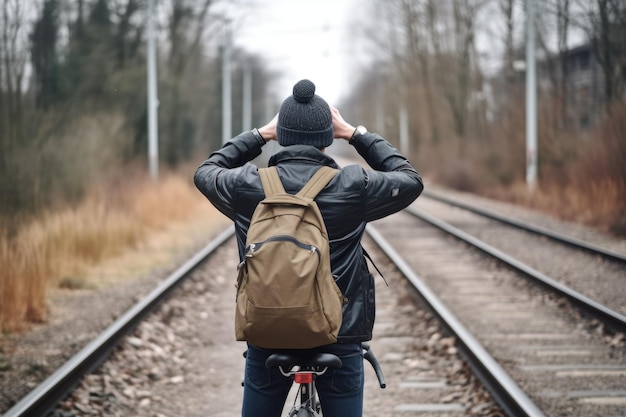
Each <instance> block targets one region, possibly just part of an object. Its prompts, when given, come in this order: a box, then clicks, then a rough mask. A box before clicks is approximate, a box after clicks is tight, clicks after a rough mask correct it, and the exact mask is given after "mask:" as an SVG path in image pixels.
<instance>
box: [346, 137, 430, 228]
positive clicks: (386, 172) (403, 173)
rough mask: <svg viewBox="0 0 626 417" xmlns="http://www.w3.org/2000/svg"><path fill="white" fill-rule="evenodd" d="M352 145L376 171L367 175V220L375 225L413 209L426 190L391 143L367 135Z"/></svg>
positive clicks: (411, 167) (365, 198) (407, 162)
mask: <svg viewBox="0 0 626 417" xmlns="http://www.w3.org/2000/svg"><path fill="white" fill-rule="evenodd" d="M351 143H352V145H353V146H354V148H355V149H356V151H357V152H358V153H359V155H361V156H362V157H363V159H364V160H365V161H366V162H367V163H368V164H369V166H370V167H372V168H373V169H374V170H373V171H372V170H366V171H365V172H364V175H365V195H364V200H365V202H364V204H365V220H366V221H368V222H369V221H373V220H376V219H380V218H382V217H385V216H388V215H390V214H393V213H395V212H398V211H400V210H402V209H404V208H405V207H407V206H409V205H410V204H411V203H412V202H413V201H414V200H415V199H416V198H417V197H418V196H419V195H420V194H421V193H422V190H423V189H424V184H423V182H422V178H421V177H420V175H419V173H418V172H417V171H416V170H415V168H413V166H411V164H410V163H409V161H407V159H406V158H405V157H404V156H402V155H401V154H400V153H399V152H398V150H397V149H395V148H394V147H393V146H391V144H390V143H389V142H387V141H386V140H385V139H383V138H382V137H381V136H379V135H377V134H375V133H369V132H368V133H365V134H363V135H360V136H358V137H357V138H356V139H355V140H353V141H352V142H351Z"/></svg>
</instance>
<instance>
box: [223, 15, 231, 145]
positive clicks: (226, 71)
mask: <svg viewBox="0 0 626 417" xmlns="http://www.w3.org/2000/svg"><path fill="white" fill-rule="evenodd" d="M230 43H231V33H230V21H229V20H226V22H225V23H224V46H223V48H222V144H224V143H226V142H228V141H229V140H231V139H232V137H233V136H232V80H231V70H230V48H231V45H230Z"/></svg>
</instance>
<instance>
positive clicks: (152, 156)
mask: <svg viewBox="0 0 626 417" xmlns="http://www.w3.org/2000/svg"><path fill="white" fill-rule="evenodd" d="M154 2H155V0H148V22H147V27H146V30H147V36H146V37H147V38H148V39H147V40H148V165H149V167H150V176H151V177H152V179H155V180H156V179H157V178H158V176H159V147H158V146H159V145H158V143H159V129H158V126H159V122H158V111H157V110H158V107H159V99H158V97H157V71H156V40H155V38H156V33H155V30H154V16H155V13H154Z"/></svg>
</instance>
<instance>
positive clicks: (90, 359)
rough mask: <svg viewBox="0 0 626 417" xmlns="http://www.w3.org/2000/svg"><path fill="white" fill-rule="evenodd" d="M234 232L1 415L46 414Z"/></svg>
mask: <svg viewBox="0 0 626 417" xmlns="http://www.w3.org/2000/svg"><path fill="white" fill-rule="evenodd" d="M234 232H235V229H234V227H233V226H231V227H229V228H227V229H226V230H225V231H224V232H222V233H221V234H220V235H218V236H217V237H216V238H215V239H213V240H212V241H211V242H210V243H209V244H208V245H206V246H205V247H204V248H203V249H201V250H200V251H198V252H197V253H196V254H195V255H194V256H193V257H192V258H191V259H189V260H188V261H187V262H185V263H184V264H183V265H181V266H180V267H179V268H178V269H177V270H176V271H174V272H173V273H172V274H170V275H169V276H168V277H167V278H166V279H165V280H164V281H163V282H162V283H161V284H159V285H158V286H157V287H156V288H155V289H154V290H152V291H151V292H150V294H148V295H147V296H146V297H145V298H143V299H142V300H141V301H140V302H139V303H137V304H135V305H134V306H133V307H131V308H130V309H129V310H127V311H126V312H125V313H124V314H122V316H120V317H119V318H118V319H117V320H116V321H115V322H114V323H113V324H111V325H110V326H109V327H108V328H107V329H105V330H104V331H103V332H102V333H101V334H100V335H98V337H97V338H96V339H94V340H92V341H91V342H90V343H89V344H88V345H87V346H85V347H84V348H83V349H82V350H80V351H79V352H78V353H76V354H75V355H74V356H73V357H71V358H70V359H69V360H68V361H67V362H65V363H64V364H63V365H62V366H61V367H60V368H59V369H57V370H56V371H55V372H54V373H53V374H52V375H50V376H49V377H48V378H47V379H46V380H45V381H43V382H42V383H41V384H39V385H38V386H37V387H35V388H34V389H33V390H32V391H31V392H30V393H28V394H27V395H26V396H25V397H24V398H23V399H22V400H20V401H19V402H18V403H17V404H15V405H14V406H13V407H12V408H11V409H9V410H8V411H7V412H6V413H5V414H3V415H2V416H3V417H18V416H20V417H41V416H45V415H47V414H48V413H49V412H50V411H51V410H52V409H53V408H54V407H55V406H56V405H57V404H58V403H59V402H60V401H62V400H63V398H65V396H66V395H67V394H68V393H69V392H71V391H72V390H73V389H74V388H75V387H76V385H77V384H78V383H79V382H80V379H81V378H82V377H83V376H84V375H85V374H87V373H88V372H90V371H92V370H93V369H95V368H96V367H97V366H99V365H100V364H101V363H102V362H103V361H104V360H105V359H106V358H107V357H108V356H109V354H110V352H111V350H112V349H113V348H114V347H115V346H116V345H117V344H119V343H120V341H121V340H122V338H123V337H124V336H125V335H127V334H128V333H130V332H131V331H132V330H133V329H134V328H135V327H136V326H137V325H138V324H139V322H141V320H143V318H144V317H145V316H146V315H147V314H148V313H150V312H151V311H152V310H153V309H154V308H155V307H156V306H157V305H158V304H159V302H161V301H162V300H163V299H164V298H165V297H166V296H167V295H169V294H170V293H171V291H172V290H173V289H175V288H176V287H177V286H178V285H179V284H180V283H181V282H182V281H184V279H185V278H187V277H188V276H189V274H190V273H191V272H192V271H193V270H194V269H195V268H196V267H197V266H198V265H199V264H200V263H201V262H202V261H204V260H205V259H206V258H207V257H209V256H210V255H211V254H212V253H213V252H214V251H215V250H216V249H217V248H218V247H220V246H221V245H222V244H223V243H224V242H226V241H227V240H228V239H229V238H230V237H231V236H233V234H234Z"/></svg>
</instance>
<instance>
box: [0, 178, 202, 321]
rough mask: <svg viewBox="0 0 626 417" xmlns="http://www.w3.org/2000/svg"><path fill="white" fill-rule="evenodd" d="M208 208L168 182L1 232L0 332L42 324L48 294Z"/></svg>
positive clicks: (105, 194) (115, 192) (124, 188)
mask: <svg viewBox="0 0 626 417" xmlns="http://www.w3.org/2000/svg"><path fill="white" fill-rule="evenodd" d="M207 204H208V203H207V202H206V200H204V199H203V198H202V196H201V195H200V193H199V192H198V191H197V190H196V189H195V188H194V186H193V184H192V182H191V180H190V178H187V177H182V176H176V175H167V176H163V177H162V178H161V179H159V181H158V182H153V181H150V180H149V179H145V178H144V179H139V180H135V181H134V182H133V183H132V184H129V183H127V182H124V183H120V184H117V185H115V186H112V185H109V186H108V187H103V188H101V189H100V190H97V191H95V192H94V193H93V194H92V195H91V196H89V198H87V199H86V200H85V201H84V202H83V203H82V204H80V205H78V206H77V207H74V208H68V209H65V210H63V211H58V212H54V213H46V214H44V215H43V216H41V217H40V218H38V219H36V220H34V221H32V222H30V223H29V224H27V225H24V226H23V227H21V228H20V229H19V231H18V232H17V233H16V234H15V235H14V236H12V237H9V236H8V232H6V231H0V264H1V265H2V268H0V329H1V330H2V331H12V330H20V329H22V328H24V327H26V326H28V324H29V323H36V322H42V321H45V319H46V313H47V307H46V290H47V288H49V286H51V285H56V286H58V285H61V286H66V284H67V277H68V276H69V277H72V276H76V275H78V274H80V272H81V271H83V270H84V269H85V268H86V267H88V266H90V265H93V264H95V263H98V262H99V261H101V260H103V259H106V258H109V257H111V256H113V255H115V254H118V253H120V252H121V251H123V250H125V249H126V248H128V247H132V246H133V245H136V244H138V243H139V242H141V241H142V239H144V238H145V237H146V236H147V235H148V234H149V233H150V232H151V231H154V230H158V229H161V228H163V227H164V226H166V225H167V224H169V223H171V222H173V221H178V220H184V219H185V218H187V217H188V216H191V215H193V214H194V213H197V210H199V209H200V208H201V207H202V206H204V207H206V205H207Z"/></svg>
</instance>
